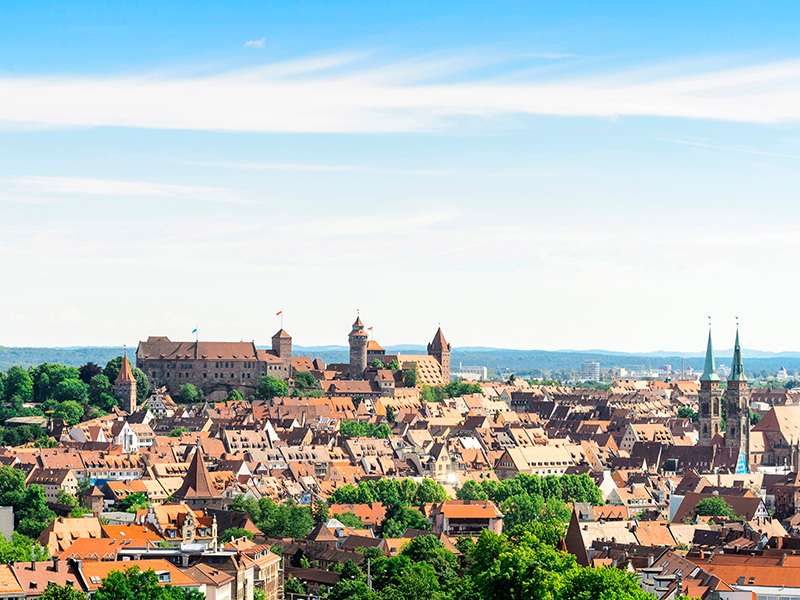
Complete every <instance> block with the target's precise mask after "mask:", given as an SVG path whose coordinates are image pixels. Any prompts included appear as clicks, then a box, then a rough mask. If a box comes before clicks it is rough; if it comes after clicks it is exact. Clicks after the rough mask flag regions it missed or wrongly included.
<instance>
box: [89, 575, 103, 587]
mask: <svg viewBox="0 0 800 600" xmlns="http://www.w3.org/2000/svg"><path fill="white" fill-rule="evenodd" d="M89 581H91V582H92V583H94V584H96V585H99V584H100V583H101V580H100V578H99V577H98V576H97V575H92V576H91V577H89Z"/></svg>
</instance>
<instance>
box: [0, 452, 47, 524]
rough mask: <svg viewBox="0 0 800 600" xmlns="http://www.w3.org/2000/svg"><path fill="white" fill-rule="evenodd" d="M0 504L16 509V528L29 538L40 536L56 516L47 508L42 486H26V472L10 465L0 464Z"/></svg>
mask: <svg viewBox="0 0 800 600" xmlns="http://www.w3.org/2000/svg"><path fill="white" fill-rule="evenodd" d="M0 506H11V507H12V508H13V509H14V524H15V530H16V531H17V532H19V533H21V534H22V535H25V536H27V537H29V538H33V539H35V538H38V537H39V535H40V534H41V533H42V531H43V530H44V528H45V527H47V525H48V524H49V523H50V521H52V520H53V519H55V518H56V515H55V513H54V512H53V511H51V510H50V509H49V508H47V499H46V496H45V493H44V490H43V489H42V488H41V486H38V485H32V486H30V487H28V488H26V487H25V474H24V473H23V472H22V471H20V470H18V469H14V468H12V467H9V466H5V465H0Z"/></svg>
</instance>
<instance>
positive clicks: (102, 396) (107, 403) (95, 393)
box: [89, 373, 119, 412]
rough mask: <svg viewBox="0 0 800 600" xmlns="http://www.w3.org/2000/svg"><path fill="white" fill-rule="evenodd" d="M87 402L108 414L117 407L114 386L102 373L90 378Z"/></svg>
mask: <svg viewBox="0 0 800 600" xmlns="http://www.w3.org/2000/svg"><path fill="white" fill-rule="evenodd" d="M89 402H90V403H91V404H92V405H93V406H96V407H98V408H100V409H102V410H105V411H108V412H110V411H111V410H112V409H113V408H114V407H115V406H119V400H117V398H116V397H115V396H114V386H112V385H111V382H109V381H108V377H106V376H105V375H103V374H102V373H100V374H99V375H95V376H94V377H92V379H91V381H90V382H89Z"/></svg>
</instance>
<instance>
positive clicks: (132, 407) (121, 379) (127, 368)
mask: <svg viewBox="0 0 800 600" xmlns="http://www.w3.org/2000/svg"><path fill="white" fill-rule="evenodd" d="M114 394H115V395H116V396H117V398H119V399H120V400H122V409H123V410H124V411H126V412H127V413H128V414H129V415H132V414H133V413H135V412H136V378H135V377H134V376H133V371H132V370H131V363H130V361H128V356H127V355H125V356H123V357H122V366H120V368H119V375H117V378H116V379H115V380H114Z"/></svg>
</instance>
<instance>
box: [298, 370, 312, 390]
mask: <svg viewBox="0 0 800 600" xmlns="http://www.w3.org/2000/svg"><path fill="white" fill-rule="evenodd" d="M294 385H295V387H299V388H303V389H305V388H313V387H315V386H316V385H317V380H316V379H315V378H314V376H313V375H312V374H311V373H309V372H308V371H298V372H297V373H295V375H294Z"/></svg>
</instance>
